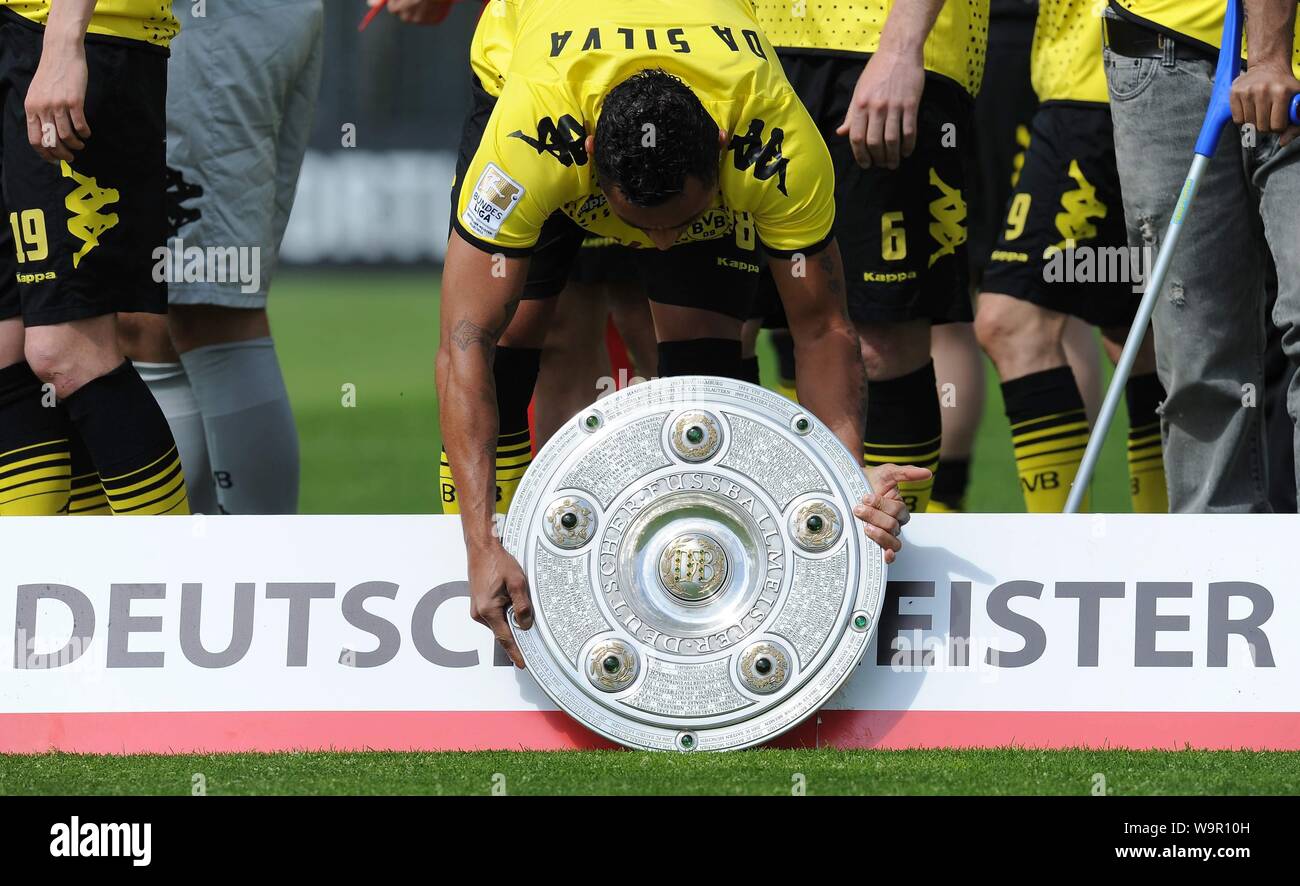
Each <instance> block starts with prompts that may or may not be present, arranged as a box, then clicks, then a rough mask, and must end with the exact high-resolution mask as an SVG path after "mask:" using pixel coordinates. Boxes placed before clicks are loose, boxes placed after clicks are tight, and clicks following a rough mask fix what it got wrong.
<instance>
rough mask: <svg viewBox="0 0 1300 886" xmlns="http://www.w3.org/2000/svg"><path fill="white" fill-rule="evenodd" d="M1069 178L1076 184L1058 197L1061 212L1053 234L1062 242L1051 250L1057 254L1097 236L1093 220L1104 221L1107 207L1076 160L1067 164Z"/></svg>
mask: <svg viewBox="0 0 1300 886" xmlns="http://www.w3.org/2000/svg"><path fill="white" fill-rule="evenodd" d="M1070 178H1072V179H1074V183H1075V184H1077V185H1078V187H1077V188H1075V189H1074V190H1072V191H1066V192H1065V193H1064V194H1062V195H1061V209H1062V211H1061V212H1058V213H1057V214H1056V231H1057V233H1058V234H1060V235H1061V242H1060V243H1057V244H1056V245H1054V246H1052V247H1051V250H1053V251H1058V252H1059V251H1060V250H1063V249H1065V248H1066V247H1067V246H1072V245H1073V244H1074V243H1076V242H1086V241H1088V240H1092V239H1094V238H1095V237H1096V236H1097V226H1096V225H1095V224H1093V223H1092V222H1093V219H1101V218H1105V217H1106V215H1107V212H1108V211H1107V209H1106V204H1105V203H1102V202H1101V200H1099V199H1098V198H1097V188H1096V186H1095V185H1093V183H1092V182H1090V181H1088V177H1087V176H1085V175H1084V174H1083V169H1081V168H1080V167H1079V161H1078V160H1071V161H1070Z"/></svg>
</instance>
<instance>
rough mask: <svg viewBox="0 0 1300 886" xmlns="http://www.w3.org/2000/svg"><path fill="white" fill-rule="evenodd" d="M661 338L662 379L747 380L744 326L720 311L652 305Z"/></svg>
mask: <svg viewBox="0 0 1300 886" xmlns="http://www.w3.org/2000/svg"><path fill="white" fill-rule="evenodd" d="M650 311H651V313H652V314H653V315H654V321H655V329H656V331H657V332H658V334H659V375H660V376H661V377H664V378H668V377H670V376H677V375H717V376H722V377H723V378H735V379H744V374H745V365H744V357H743V354H742V347H741V329H742V326H743V323H742V321H741V319H740V318H739V317H731V316H728V315H726V314H722V313H719V312H717V311H711V310H704V309H700V308H689V307H684V306H681V305H672V304H665V303H663V302H656V301H653V300H652V301H651V303H650Z"/></svg>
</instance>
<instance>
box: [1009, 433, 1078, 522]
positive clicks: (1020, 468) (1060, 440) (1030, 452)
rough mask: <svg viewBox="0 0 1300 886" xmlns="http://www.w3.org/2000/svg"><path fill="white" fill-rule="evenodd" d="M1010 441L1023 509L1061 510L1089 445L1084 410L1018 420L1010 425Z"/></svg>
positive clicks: (1054, 511) (1043, 512) (1039, 511)
mask: <svg viewBox="0 0 1300 886" xmlns="http://www.w3.org/2000/svg"><path fill="white" fill-rule="evenodd" d="M1011 442H1012V444H1013V445H1014V446H1015V450H1016V473H1018V474H1019V475H1020V492H1021V494H1022V495H1024V497H1025V509H1026V510H1027V511H1029V513H1031V514H1059V513H1061V512H1062V511H1063V510H1065V501H1066V499H1067V498H1069V495H1070V485H1071V484H1072V483H1074V478H1075V476H1076V475H1077V474H1078V473H1079V463H1080V462H1082V461H1083V451H1084V450H1085V449H1086V448H1087V447H1088V416H1087V413H1086V412H1084V410H1083V409H1071V410H1067V411H1065V412H1058V413H1054V414H1052V415H1046V416H1043V417H1041V418H1032V419H1027V420H1024V421H1020V422H1017V423H1015V424H1013V425H1012V426H1011ZM1086 507H1087V506H1086V505H1085V509H1086Z"/></svg>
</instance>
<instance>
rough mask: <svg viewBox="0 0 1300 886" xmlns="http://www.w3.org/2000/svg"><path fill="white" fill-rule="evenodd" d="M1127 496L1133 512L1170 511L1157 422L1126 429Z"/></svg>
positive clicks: (1160, 512) (1159, 512)
mask: <svg viewBox="0 0 1300 886" xmlns="http://www.w3.org/2000/svg"><path fill="white" fill-rule="evenodd" d="M1128 476H1129V499H1130V500H1131V501H1132V502H1133V512H1134V513H1135V514H1164V513H1168V511H1169V492H1168V490H1167V489H1166V487H1165V462H1164V455H1163V453H1162V451H1161V448H1160V423H1159V422H1153V423H1152V424H1148V425H1143V426H1141V427H1135V428H1131V429H1130V430H1129V432H1128Z"/></svg>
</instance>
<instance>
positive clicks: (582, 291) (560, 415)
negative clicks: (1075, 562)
mask: <svg viewBox="0 0 1300 886" xmlns="http://www.w3.org/2000/svg"><path fill="white" fill-rule="evenodd" d="M606 288H607V287H606V285H605V284H602V283H577V282H570V284H569V285H568V286H566V287H565V288H564V291H563V292H561V293H560V295H559V298H558V299H557V300H556V301H557V302H558V304H557V305H556V311H555V319H554V321H553V322H552V324H551V328H550V331H549V332H548V333H547V335H546V346H545V348H544V349H543V351H542V354H541V363H540V368H539V371H538V375H537V388H536V392H535V394H534V396H533V432H534V434H535V436H536V440H535V443H536V445H537V448H538V449H540V448H541V447H542V446H545V445H546V441H547V440H549V439H551V436H552V435H553V434H554V433H555V432H556V431H558V430H559V429H560V427H561V426H563V424H564V423H565V422H567V421H568V420H569V419H570V418H572V417H573V416H574V415H576V414H577V413H578V412H580V411H581V410H583V409H585V408H586V407H588V406H590V405H591V403H592V401H593V400H595V399H596V397H597V396H599V395H600V394H602V393H606V392H612V390H613V386H612V384H610V382H609V381H606V379H609V378H610V364H609V350H608V349H607V348H606V347H605V325H606V323H607V321H608V317H609V311H608V303H607V302H606V300H605V290H606ZM613 382H614V383H617V380H613Z"/></svg>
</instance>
